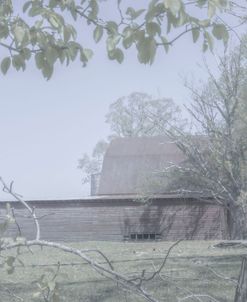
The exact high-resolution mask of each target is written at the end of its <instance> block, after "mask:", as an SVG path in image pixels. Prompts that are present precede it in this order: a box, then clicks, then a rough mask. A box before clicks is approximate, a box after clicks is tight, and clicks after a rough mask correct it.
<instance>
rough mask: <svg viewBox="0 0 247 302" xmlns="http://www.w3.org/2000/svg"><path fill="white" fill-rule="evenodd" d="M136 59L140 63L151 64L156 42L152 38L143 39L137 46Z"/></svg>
mask: <svg viewBox="0 0 247 302" xmlns="http://www.w3.org/2000/svg"><path fill="white" fill-rule="evenodd" d="M137 49H138V59H139V62H140V63H144V64H147V63H149V64H152V63H153V61H154V57H155V54H156V49H157V46H156V41H155V40H154V39H153V38H152V37H148V38H146V37H144V38H143V39H141V40H139V43H138V44H137Z"/></svg>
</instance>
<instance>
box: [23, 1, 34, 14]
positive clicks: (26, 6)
mask: <svg viewBox="0 0 247 302" xmlns="http://www.w3.org/2000/svg"><path fill="white" fill-rule="evenodd" d="M31 4H32V1H27V2H26V3H25V4H24V5H23V8H22V11H23V13H25V12H26V11H27V10H28V8H29V6H30V5H31Z"/></svg>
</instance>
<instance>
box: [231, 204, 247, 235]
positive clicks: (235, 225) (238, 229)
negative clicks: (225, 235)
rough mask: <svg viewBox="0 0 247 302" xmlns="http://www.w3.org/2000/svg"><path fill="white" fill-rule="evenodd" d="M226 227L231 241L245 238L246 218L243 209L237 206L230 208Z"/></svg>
mask: <svg viewBox="0 0 247 302" xmlns="http://www.w3.org/2000/svg"><path fill="white" fill-rule="evenodd" d="M228 227H229V233H230V234H229V235H230V239H231V240H243V239H246V238H247V217H246V214H245V212H244V209H243V207H241V206H239V205H232V206H230V210H229V216H228Z"/></svg>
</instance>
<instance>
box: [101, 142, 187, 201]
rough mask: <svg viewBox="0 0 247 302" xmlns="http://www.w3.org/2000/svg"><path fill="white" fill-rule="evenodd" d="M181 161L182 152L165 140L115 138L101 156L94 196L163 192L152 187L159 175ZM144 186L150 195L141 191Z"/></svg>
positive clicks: (157, 187) (158, 187) (159, 188)
mask: <svg viewBox="0 0 247 302" xmlns="http://www.w3.org/2000/svg"><path fill="white" fill-rule="evenodd" d="M183 160H184V156H183V154H182V152H181V151H180V150H179V149H178V147H177V146H176V144H175V142H174V141H172V140H171V139H169V138H168V137H164V136H157V137H138V138H133V137H131V138H118V139H115V140H113V141H112V142H111V144H110V146H109V148H108V150H107V152H106V154H105V157H104V162H103V167H102V173H101V178H100V183H99V189H98V195H111V194H141V193H156V194H157V193H165V192H164V188H161V187H160V186H157V185H156V182H157V183H158V180H159V178H160V172H161V171H162V170H163V169H164V168H165V167H167V166H168V165H171V163H173V164H178V163H180V162H182V161H183ZM150 184H152V185H150ZM147 187H148V190H149V191H150V192H144V188H147Z"/></svg>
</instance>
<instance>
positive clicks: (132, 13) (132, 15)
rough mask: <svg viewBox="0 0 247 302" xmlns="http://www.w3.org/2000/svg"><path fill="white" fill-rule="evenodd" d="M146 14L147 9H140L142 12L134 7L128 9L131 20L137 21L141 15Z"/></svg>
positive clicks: (127, 12)
mask: <svg viewBox="0 0 247 302" xmlns="http://www.w3.org/2000/svg"><path fill="white" fill-rule="evenodd" d="M144 12H145V9H140V10H137V11H136V10H134V8H133V7H128V8H127V10H126V15H129V16H130V19H131V20H135V19H137V18H138V17H139V16H141V14H143V13H144Z"/></svg>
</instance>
